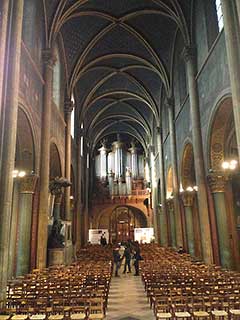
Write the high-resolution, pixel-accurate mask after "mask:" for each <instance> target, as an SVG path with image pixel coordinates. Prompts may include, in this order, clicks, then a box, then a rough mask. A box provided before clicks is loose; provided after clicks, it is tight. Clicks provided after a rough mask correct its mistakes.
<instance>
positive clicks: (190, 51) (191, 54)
mask: <svg viewBox="0 0 240 320" xmlns="http://www.w3.org/2000/svg"><path fill="white" fill-rule="evenodd" d="M196 52H197V51H196V48H195V47H194V46H186V47H185V48H184V49H183V52H182V56H183V59H184V61H185V62H188V61H192V60H194V59H195V57H196Z"/></svg>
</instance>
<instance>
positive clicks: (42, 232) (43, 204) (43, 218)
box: [37, 49, 54, 269]
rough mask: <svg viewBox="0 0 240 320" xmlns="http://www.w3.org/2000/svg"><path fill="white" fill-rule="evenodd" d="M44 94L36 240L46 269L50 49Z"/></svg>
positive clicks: (39, 258) (46, 52) (39, 261)
mask: <svg viewBox="0 0 240 320" xmlns="http://www.w3.org/2000/svg"><path fill="white" fill-rule="evenodd" d="M43 62H44V65H45V70H44V80H45V85H44V93H43V110H42V130H41V155H40V158H41V160H40V193H39V212H38V240H37V268H40V269H42V268H45V267H46V259H47V227H48V192H49V190H48V187H49V163H50V126H51V109H52V84H53V83H52V82H53V65H54V57H53V53H52V50H51V49H47V50H44V51H43Z"/></svg>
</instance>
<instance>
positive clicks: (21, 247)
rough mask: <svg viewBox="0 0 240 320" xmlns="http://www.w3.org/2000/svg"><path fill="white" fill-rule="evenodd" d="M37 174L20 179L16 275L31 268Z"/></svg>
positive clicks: (22, 273)
mask: <svg viewBox="0 0 240 320" xmlns="http://www.w3.org/2000/svg"><path fill="white" fill-rule="evenodd" d="M36 181H37V177H36V176H34V175H33V176H26V177H24V178H22V179H21V181H20V194H19V216H18V241H17V263H16V276H21V275H24V274H27V273H28V272H29V268H30V253H31V225H32V201H33V193H34V189H35V185H36Z"/></svg>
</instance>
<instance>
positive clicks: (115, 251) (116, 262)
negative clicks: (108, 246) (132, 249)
mask: <svg viewBox="0 0 240 320" xmlns="http://www.w3.org/2000/svg"><path fill="white" fill-rule="evenodd" d="M113 262H114V265H115V277H119V275H118V270H119V268H120V266H121V255H120V252H119V247H116V248H114V249H113Z"/></svg>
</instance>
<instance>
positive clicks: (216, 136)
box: [210, 98, 232, 171]
mask: <svg viewBox="0 0 240 320" xmlns="http://www.w3.org/2000/svg"><path fill="white" fill-rule="evenodd" d="M229 110H232V100H231V99H230V98H228V99H226V100H225V101H224V102H223V104H222V105H221V106H220V108H219V110H218V112H217V115H216V118H215V120H214V123H213V127H212V133H211V148H210V156H211V169H213V170H215V171H219V170H221V165H222V162H223V161H224V155H225V148H224V144H225V136H226V130H227V125H228V119H229V117H230V116H231V112H229Z"/></svg>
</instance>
